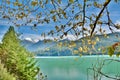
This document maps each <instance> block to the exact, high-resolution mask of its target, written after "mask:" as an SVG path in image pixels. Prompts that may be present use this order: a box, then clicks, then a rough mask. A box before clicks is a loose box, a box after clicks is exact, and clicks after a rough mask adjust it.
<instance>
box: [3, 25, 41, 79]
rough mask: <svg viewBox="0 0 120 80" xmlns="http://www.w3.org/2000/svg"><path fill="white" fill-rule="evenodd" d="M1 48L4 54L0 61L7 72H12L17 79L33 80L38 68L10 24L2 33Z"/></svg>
mask: <svg viewBox="0 0 120 80" xmlns="http://www.w3.org/2000/svg"><path fill="white" fill-rule="evenodd" d="M1 49H2V50H3V52H2V53H4V54H5V56H4V57H5V58H4V59H2V62H3V63H4V64H5V65H4V66H5V67H6V68H7V70H8V72H10V73H11V74H14V75H15V77H16V78H17V80H35V76H36V75H37V74H38V72H39V68H38V67H36V66H35V65H36V61H35V60H34V59H33V58H32V55H31V53H30V52H28V51H27V50H26V49H25V48H24V47H22V46H21V45H20V40H19V39H18V38H17V35H16V33H15V31H14V27H12V26H11V27H10V28H9V30H8V31H7V33H6V34H5V35H4V37H3V40H2V44H1Z"/></svg>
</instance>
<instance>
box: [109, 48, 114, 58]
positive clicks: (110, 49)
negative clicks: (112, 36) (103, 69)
mask: <svg viewBox="0 0 120 80" xmlns="http://www.w3.org/2000/svg"><path fill="white" fill-rule="evenodd" d="M113 54H114V49H113V47H112V46H110V47H108V55H109V56H112V55H113Z"/></svg>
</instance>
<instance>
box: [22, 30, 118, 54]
mask: <svg viewBox="0 0 120 80" xmlns="http://www.w3.org/2000/svg"><path fill="white" fill-rule="evenodd" d="M97 37H98V38H99V41H98V42H97V43H96V45H95V48H96V49H99V48H101V47H104V48H105V47H108V46H110V45H113V44H114V43H116V42H120V33H119V32H116V33H110V34H107V37H105V36H104V35H96V36H94V37H93V38H92V40H95V39H96V38H97ZM82 40H84V41H86V43H87V38H86V37H85V38H81V39H79V40H75V41H70V40H68V39H64V40H60V41H58V42H55V41H52V40H49V39H48V40H40V41H38V42H36V43H33V42H30V41H27V40H22V41H21V44H22V45H24V47H25V48H26V49H28V50H29V51H31V52H33V53H35V55H37V56H72V55H79V54H75V53H74V50H77V49H78V48H79V47H82ZM71 42H72V43H75V44H76V46H75V47H74V48H69V47H68V46H69V45H70V44H71ZM58 44H64V45H65V46H63V45H62V47H59V46H57V45H58ZM66 44H67V46H66ZM89 47H91V45H89ZM90 52H92V54H98V53H99V54H101V53H102V51H101V50H99V51H94V50H91V51H90ZM82 54H84V55H87V54H89V53H82Z"/></svg>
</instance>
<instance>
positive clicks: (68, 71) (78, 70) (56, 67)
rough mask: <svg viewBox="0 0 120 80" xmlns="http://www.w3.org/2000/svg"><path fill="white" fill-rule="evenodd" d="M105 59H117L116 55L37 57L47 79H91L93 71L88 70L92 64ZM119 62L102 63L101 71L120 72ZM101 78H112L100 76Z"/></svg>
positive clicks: (103, 79) (106, 79)
mask: <svg viewBox="0 0 120 80" xmlns="http://www.w3.org/2000/svg"><path fill="white" fill-rule="evenodd" d="M105 59H119V58H116V57H111V58H110V57H108V56H106V57H101V56H100V57H98V56H96V57H95V56H93V57H77V59H76V58H75V57H71V58H70V57H68V58H67V57H65V58H64V57H63V58H62V57H61V58H57V57H56V58H55V57H54V58H37V60H38V64H39V66H40V69H41V71H42V72H43V73H44V74H46V75H47V76H48V80H93V77H94V74H93V73H94V72H93V71H92V70H89V71H87V70H88V68H91V67H93V65H94V66H95V65H97V66H98V67H99V66H100V65H99V64H98V63H100V62H103V61H104V60H105ZM119 60H120V59H119ZM119 68H120V64H119V63H118V62H111V63H107V65H104V67H103V69H102V71H103V72H104V73H106V74H109V75H110V74H111V75H116V74H118V73H120V69H119ZM101 80H112V79H109V78H106V77H102V79H101Z"/></svg>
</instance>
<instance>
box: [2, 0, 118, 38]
mask: <svg viewBox="0 0 120 80" xmlns="http://www.w3.org/2000/svg"><path fill="white" fill-rule="evenodd" d="M11 1H14V0H11ZM66 1H67V0H66ZM66 1H64V3H63V4H62V5H66ZM80 1H82V0H80ZM90 1H94V0H90ZM99 1H100V2H102V1H103V0H99ZM113 1H114V0H113ZM113 1H112V2H111V3H110V4H109V6H108V9H109V11H110V12H111V13H110V16H111V18H112V20H113V22H114V23H120V1H119V3H114V2H113ZM76 11H77V10H76ZM98 12H99V9H97V10H96V9H93V8H90V9H89V11H88V14H90V13H96V14H97V13H98ZM32 16H33V17H34V14H32ZM104 19H106V17H104ZM7 22H8V21H6V20H0V40H1V39H2V37H3V35H4V33H5V32H6V31H7V29H8V27H9V26H10V25H9V24H7ZM64 22H65V21H64V20H63V21H62V23H64ZM57 24H59V23H54V22H51V23H50V24H46V23H45V24H40V25H39V26H38V27H36V29H35V28H32V27H31V26H22V27H20V28H16V32H18V33H21V34H22V37H24V38H26V37H27V38H33V39H35V38H36V39H40V38H41V37H39V36H40V34H41V33H43V32H45V33H46V32H49V31H50V30H54V26H55V25H57ZM103 28H105V29H106V27H105V26H103ZM108 32H109V31H108ZM31 35H32V36H31Z"/></svg>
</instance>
